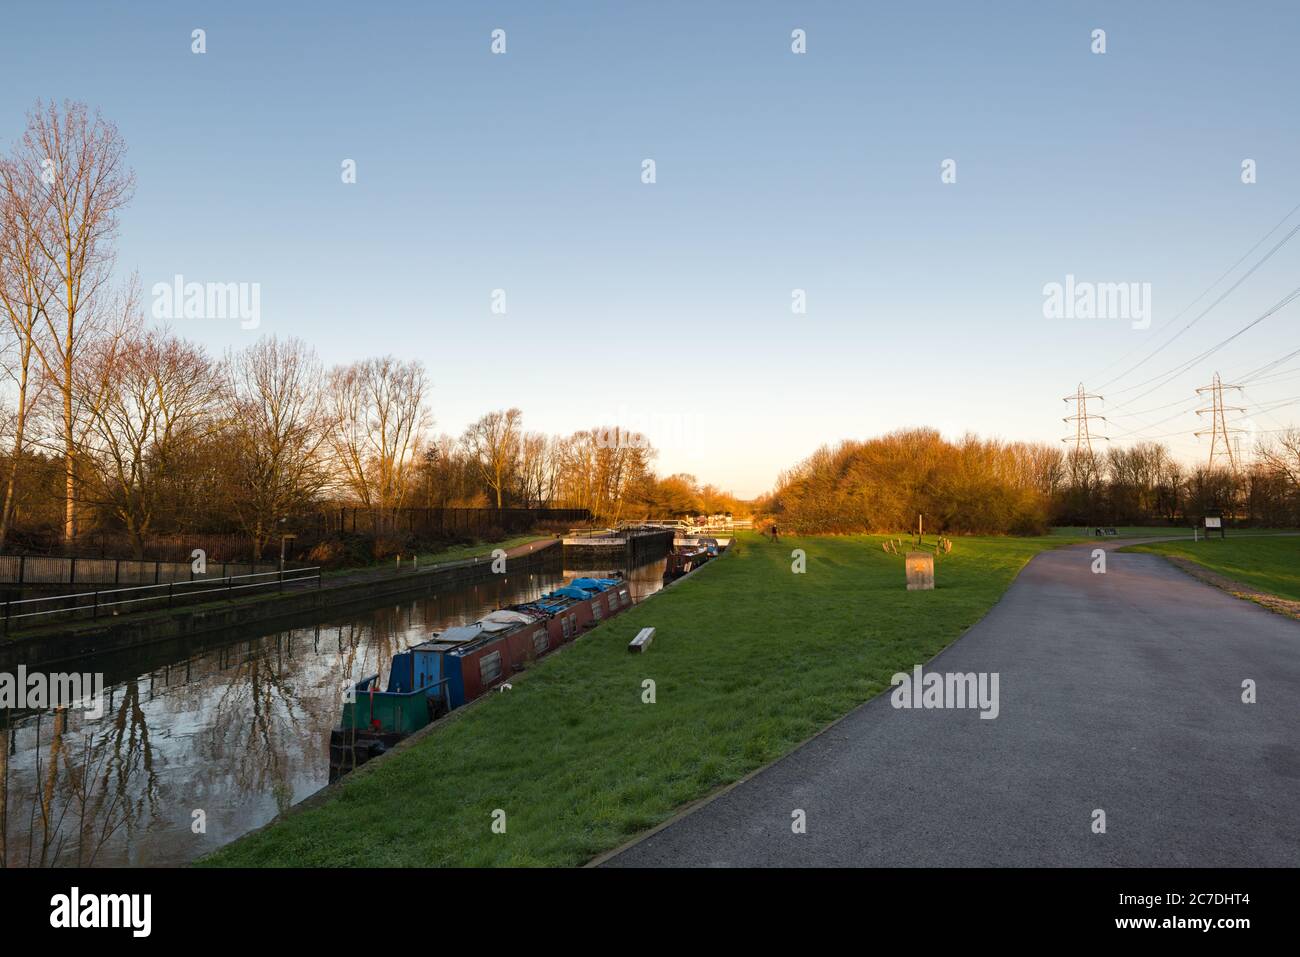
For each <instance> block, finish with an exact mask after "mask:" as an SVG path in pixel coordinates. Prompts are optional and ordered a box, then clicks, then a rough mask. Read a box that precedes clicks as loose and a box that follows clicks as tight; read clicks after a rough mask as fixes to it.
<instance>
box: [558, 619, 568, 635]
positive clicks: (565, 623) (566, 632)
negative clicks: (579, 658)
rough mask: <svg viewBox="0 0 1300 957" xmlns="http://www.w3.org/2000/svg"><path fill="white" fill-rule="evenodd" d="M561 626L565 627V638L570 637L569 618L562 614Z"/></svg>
mask: <svg viewBox="0 0 1300 957" xmlns="http://www.w3.org/2000/svg"><path fill="white" fill-rule="evenodd" d="M560 627H561V628H563V629H564V637H565V638H568V637H569V619H567V618H565V617H563V616H561V617H560Z"/></svg>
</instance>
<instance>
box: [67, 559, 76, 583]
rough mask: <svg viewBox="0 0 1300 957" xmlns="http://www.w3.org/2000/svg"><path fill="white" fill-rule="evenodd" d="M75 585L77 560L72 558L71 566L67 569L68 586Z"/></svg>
mask: <svg viewBox="0 0 1300 957" xmlns="http://www.w3.org/2000/svg"><path fill="white" fill-rule="evenodd" d="M76 583H77V559H76V558H73V559H72V565H71V567H69V568H68V584H69V585H75V584H76Z"/></svg>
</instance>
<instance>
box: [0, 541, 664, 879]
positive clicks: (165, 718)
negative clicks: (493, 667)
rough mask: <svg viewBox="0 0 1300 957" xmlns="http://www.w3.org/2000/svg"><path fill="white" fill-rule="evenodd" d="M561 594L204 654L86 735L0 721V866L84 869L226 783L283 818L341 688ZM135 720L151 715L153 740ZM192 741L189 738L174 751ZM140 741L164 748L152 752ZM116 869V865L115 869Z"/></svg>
mask: <svg viewBox="0 0 1300 957" xmlns="http://www.w3.org/2000/svg"><path fill="white" fill-rule="evenodd" d="M661 571H662V563H661V567H660V572H661ZM557 572H558V570H557ZM649 578H650V579H651V581H653V580H654V579H655V578H657V576H656V575H655V574H654V573H653V572H652V573H651V575H650V576H649ZM560 580H561V578H560V575H559V574H557V573H551V572H543V573H538V574H524V575H518V576H515V575H511V576H508V578H502V579H501V580H499V581H497V580H493V581H489V582H484V583H481V584H480V585H478V586H470V587H464V588H455V589H452V590H450V591H448V592H447V593H445V594H442V595H438V594H434V593H428V594H425V595H423V596H421V597H419V598H416V599H412V600H407V601H406V602H404V603H402V604H400V605H396V606H394V605H387V606H385V607H383V608H379V609H375V610H373V611H370V612H366V613H363V614H358V615H356V616H355V617H354V618H353V620H352V621H351V622H349V623H347V624H341V625H337V626H333V627H331V626H325V627H324V628H320V627H318V628H315V629H300V630H298V631H293V632H287V633H282V634H279V635H271V636H267V637H264V638H258V639H253V640H251V641H241V642H237V643H231V644H227V645H223V646H220V647H216V648H210V649H208V650H206V651H204V652H202V653H200V654H199V655H196V656H194V657H192V658H188V659H186V660H184V661H182V662H172V663H163V664H160V665H158V666H156V667H155V668H154V669H153V670H151V671H150V672H148V673H146V674H143V675H141V676H140V677H138V678H136V679H132V680H130V681H127V682H124V683H121V684H118V685H115V686H114V687H112V688H109V689H105V694H106V695H107V696H108V697H107V699H106V701H105V715H104V717H103V718H101V719H99V720H97V721H95V722H94V723H93V724H89V723H88V724H86V726H85V727H84V728H79V727H78V722H79V721H81V720H82V718H81V716H80V714H79V713H76V712H73V713H67V712H54V713H46V714H42V715H38V716H34V717H32V718H30V719H24V720H23V722H22V723H20V724H14V725H11V726H7V727H6V726H5V724H4V722H5V716H4V715H0V865H3V864H9V865H13V866H23V865H33V866H39V865H47V866H49V865H56V864H81V865H83V866H88V865H90V864H94V863H96V862H97V861H99V860H100V858H101V856H103V857H107V854H106V853H105V854H103V855H101V851H103V850H104V848H105V847H107V846H108V845H109V844H110V843H112V844H113V845H114V846H115V847H116V846H118V845H120V844H121V843H122V842H125V843H126V845H127V846H128V847H133V846H136V838H137V837H138V836H140V835H142V833H143V832H147V831H149V830H150V829H151V828H154V827H156V825H157V823H158V822H159V821H163V822H165V821H166V820H167V819H168V818H171V817H175V815H174V814H173V813H172V810H171V809H172V808H173V806H174V805H178V804H179V803H180V802H185V806H186V807H196V806H200V803H201V802H200V800H199V799H198V798H197V792H198V789H199V788H201V787H203V786H204V785H205V784H208V783H212V782H216V783H217V784H220V783H221V782H223V781H224V782H226V783H227V785H228V789H229V791H230V792H232V793H231V797H232V798H234V799H232V800H230V801H229V802H228V806H230V807H231V808H232V809H234V808H235V806H236V805H238V804H239V803H241V802H240V801H239V800H237V798H242V797H246V796H256V795H259V794H267V793H269V794H271V795H273V796H274V798H275V801H276V804H277V806H278V807H279V808H280V809H281V810H283V809H285V808H286V807H287V806H288V805H289V803H291V801H292V799H293V790H294V787H293V785H294V783H295V782H297V783H298V784H299V785H301V784H302V783H304V782H312V781H317V780H319V781H320V782H321V783H323V782H324V780H325V778H326V775H327V768H328V729H329V728H331V727H333V726H335V725H336V724H337V723H338V720H339V717H340V714H341V710H342V704H343V696H344V693H345V691H346V689H347V687H348V686H349V685H350V684H351V683H352V682H354V681H356V680H358V679H359V678H362V677H365V676H367V675H372V674H376V673H377V674H379V675H380V682H381V685H382V684H383V683H384V682H385V681H386V679H387V676H388V674H389V673H390V671H391V667H392V659H393V656H394V655H396V654H398V653H400V652H402V651H404V650H405V649H406V648H407V647H408V646H409V645H411V644H413V643H416V642H418V641H422V640H424V639H425V638H428V637H429V635H430V633H431V630H432V629H434V628H443V627H447V626H449V625H454V624H464V623H467V622H470V621H474V620H476V619H478V618H480V617H481V616H482V615H483V614H484V613H485V612H487V611H491V610H492V609H494V608H498V607H501V606H503V605H505V604H510V603H514V602H522V601H528V600H530V599H533V598H536V597H538V596H540V594H541V593H542V592H543V591H548V590H550V589H551V588H552V587H554V586H555V585H556V584H558V583H559V581H560ZM636 590H637V589H636V587H635V584H634V591H636ZM146 682H147V685H146V684H145V683H146ZM146 709H148V710H149V711H150V712H151V713H154V714H155V715H156V716H155V717H154V723H155V725H156V727H154V728H152V729H151V728H150V726H149V724H148V722H147V721H146ZM195 719H198V724H197V725H196V723H195ZM177 731H180V732H181V735H179V736H178V735H177V734H176V732H177ZM190 731H193V732H194V734H195V736H194V737H193V738H188V737H185V736H184V735H185V734H186V733H188V732H190ZM151 732H152V733H153V735H154V737H156V736H157V735H158V734H162V735H163V737H162V738H161V739H159V740H160V743H159V744H158V745H155V744H154V742H153V740H152V738H151ZM19 734H21V735H22V737H23V740H24V745H23V751H22V752H19V751H18V740H17V739H18V736H19ZM29 734H32V735H34V738H35V740H34V743H33V744H32V746H30V747H28V746H27V744H26V743H25V742H27V741H28V740H30V739H29V738H28V735H29ZM169 741H170V742H171V743H170V744H168V742H169ZM187 741H192V742H193V743H192V744H186V743H185V742H187ZM178 745H179V747H180V748H181V749H182V750H180V752H179V755H177V747H178ZM158 748H161V749H162V750H157V749H158ZM190 748H193V749H194V750H193V751H191V750H190ZM15 754H21V755H22V758H23V760H22V761H21V762H17V761H15V760H14V758H13V755H15ZM304 755H306V761H307V762H308V766H307V768H306V769H305V772H304V768H303V767H302V763H303V760H304ZM176 756H179V757H180V761H179V762H175V761H173V760H169V759H171V758H175V757H176ZM172 792H178V793H179V795H180V796H179V797H176V796H175V795H173V793H172ZM190 795H196V797H195V799H194V800H192V801H191V800H189V796H190ZM236 813H243V812H241V811H236ZM237 823H242V820H241V821H239V822H237ZM186 830H188V828H186ZM126 857H127V855H126V854H122V855H120V856H119V855H116V852H115V858H116V859H115V861H114V863H116V862H117V861H124V860H125V859H126Z"/></svg>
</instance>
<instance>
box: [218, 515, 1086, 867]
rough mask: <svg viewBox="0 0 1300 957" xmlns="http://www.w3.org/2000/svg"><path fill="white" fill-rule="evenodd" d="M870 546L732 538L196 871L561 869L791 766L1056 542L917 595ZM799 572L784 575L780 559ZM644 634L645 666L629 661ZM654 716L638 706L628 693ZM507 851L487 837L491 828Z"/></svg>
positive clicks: (840, 540) (1012, 547)
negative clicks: (774, 767)
mask: <svg viewBox="0 0 1300 957" xmlns="http://www.w3.org/2000/svg"><path fill="white" fill-rule="evenodd" d="M880 541H881V539H880V537H878V536H871V537H868V536H846V537H831V538H793V537H789V538H786V537H783V538H782V540H781V542H780V543H779V544H776V543H772V542H770V541H768V540H766V539H760V538H759V536H757V535H755V534H752V533H744V534H742V535H741V536H740V538H739V539H738V541H737V544H736V545H735V546H734V547H733V550H732V554H730V555H727V556H726V557H724V558H722V559H721V560H719V561H716V562H713V563H711V564H710V565H707V566H705V568H703V569H702V570H701V571H700V572H699V574H698V575H695V576H692V577H690V578H688V579H685V580H684V581H682V582H681V583H680V584H679V585H677V586H674V587H673V588H671V589H669V590H668V591H667V592H665V593H664V594H662V595H659V596H656V597H654V598H652V599H650V600H649V601H647V602H645V603H644V604H642V605H639V606H637V607H636V608H633V609H632V610H631V611H629V612H626V613H624V614H622V615H620V616H618V617H617V618H615V619H612V620H611V621H609V622H607V623H606V624H604V625H602V626H601V627H599V628H597V629H596V630H594V631H593V632H591V633H590V634H589V635H587V636H586V637H584V638H582V639H581V640H580V641H578V642H577V643H576V644H574V645H573V646H572V647H570V648H569V649H567V650H565V651H563V652H559V653H557V654H555V655H553V656H551V657H549V658H546V659H544V660H543V661H541V662H539V663H538V664H537V665H536V666H535V667H534V668H532V669H530V671H529V672H528V673H526V674H525V675H523V676H521V677H520V678H519V679H518V680H516V681H515V682H514V689H513V690H512V691H509V692H506V693H504V694H493V695H492V696H491V697H490V698H488V699H487V700H485V701H482V702H480V703H479V704H478V705H475V706H473V707H471V708H470V709H469V710H467V711H465V712H462V713H461V717H460V718H459V719H457V720H453V721H451V722H449V723H448V724H447V725H445V726H444V727H442V728H441V729H439V730H437V731H435V732H434V733H432V734H430V735H428V736H427V737H425V738H424V739H422V740H420V741H418V742H416V743H415V744H414V745H413V746H412V747H411V748H409V749H408V750H406V751H404V752H402V753H399V754H396V755H394V756H392V757H391V758H388V759H385V760H384V761H383V763H382V764H380V765H378V766H376V767H374V768H373V769H367V770H366V771H362V772H358V773H357V774H356V775H354V776H352V777H350V778H347V779H345V780H344V783H343V785H342V787H341V788H339V789H337V790H336V791H335V792H334V794H333V795H332V796H330V797H329V798H327V799H326V800H324V801H322V802H321V803H319V804H316V805H314V806H312V807H309V808H305V809H303V810H301V811H300V812H297V813H292V814H290V815H288V816H287V817H286V818H284V819H282V820H281V821H279V822H277V823H275V824H273V825H272V826H271V827H269V828H267V829H265V830H263V831H260V832H258V833H256V834H252V835H249V836H248V837H246V838H244V839H242V840H240V841H237V842H236V843H234V844H232V845H229V846H227V847H225V848H222V849H221V850H219V851H217V852H216V853H215V854H213V855H211V856H209V857H208V858H206V859H205V860H204V861H203V862H202V863H205V864H216V865H234V866H257V865H285V866H298V865H330V866H333V865H349V864H353V865H368V866H388V865H399V866H401V865H406V866H447V865H462V866H464V865H468V866H480V865H576V864H581V863H583V862H585V861H587V860H589V859H590V858H592V857H593V856H595V855H596V854H598V853H600V852H602V851H605V850H608V849H610V848H613V847H616V846H618V845H619V844H621V843H623V842H625V841H626V840H628V839H629V838H631V837H632V836H634V835H636V834H637V833H639V832H641V831H644V830H645V829H647V828H650V827H653V826H654V825H656V824H658V823H660V822H661V821H663V820H665V819H666V818H668V817H670V816H671V815H672V814H673V813H674V812H675V811H676V810H678V809H679V808H680V807H682V806H683V805H684V804H687V803H688V802H691V801H693V800H696V799H698V798H701V797H703V796H705V795H707V794H708V793H709V792H711V791H712V790H714V789H715V788H717V787H719V786H721V785H725V784H728V783H730V782H733V781H735V780H737V779H738V778H740V777H742V776H743V775H745V774H746V773H748V772H750V771H752V770H754V769H755V768H758V767H760V766H762V765H764V764H766V763H768V762H770V761H772V760H774V759H775V758H778V757H780V756H781V755H783V754H785V753H787V752H788V751H790V750H791V749H792V748H793V747H794V746H795V745H797V744H798V743H799V742H801V741H803V740H805V739H806V738H808V737H809V736H811V735H812V734H814V733H815V732H817V731H819V730H821V729H822V728H824V727H826V725H827V724H829V723H830V722H832V721H833V720H835V719H836V718H839V717H841V716H842V715H844V714H845V713H847V712H848V711H850V710H852V709H853V708H854V707H855V706H857V705H859V704H861V703H862V702H863V701H865V700H867V699H868V698H870V697H872V696H873V695H875V694H877V693H878V692H880V691H882V690H884V689H886V688H887V687H888V685H889V679H890V677H891V676H892V675H893V674H894V673H895V672H897V671H907V670H910V669H911V668H912V666H913V665H915V664H919V663H924V662H926V661H928V660H929V659H930V658H931V657H932V656H934V655H935V654H936V653H937V652H938V651H940V650H941V649H942V648H943V647H944V646H945V645H947V644H949V643H950V642H952V641H953V639H955V638H957V637H958V636H959V635H960V634H961V633H962V632H963V631H964V630H965V629H966V628H968V627H969V626H971V625H973V624H974V623H975V622H976V621H978V620H979V619H980V617H981V616H983V615H984V613H985V612H986V611H988V609H989V607H990V606H992V605H993V604H994V603H995V602H996V601H997V600H998V598H999V597H1000V596H1001V595H1002V593H1003V591H1004V590H1005V589H1006V587H1007V586H1008V585H1009V584H1010V583H1011V581H1012V579H1013V578H1014V577H1015V576H1016V574H1017V573H1018V572H1019V571H1020V569H1021V568H1022V567H1023V566H1024V564H1025V563H1026V562H1027V561H1028V560H1029V559H1030V558H1031V557H1032V556H1033V555H1034V554H1035V553H1037V552H1039V551H1041V550H1042V549H1044V548H1052V547H1056V546H1058V545H1060V544H1062V540H1061V539H1060V538H1040V539H1016V538H987V539H972V538H961V539H957V540H956V544H955V547H954V549H953V552H952V553H951V554H949V555H945V556H943V557H942V558H941V559H940V560H939V562H938V567H937V570H936V582H937V585H938V587H937V588H936V590H934V591H931V592H908V591H906V589H905V588H904V574H903V560H902V558H901V556H896V555H888V554H885V553H884V552H883V551H882V550H881V547H880ZM795 548H802V549H804V550H805V551H806V553H807V572H806V573H805V574H802V575H798V574H792V572H791V551H792V550H793V549H795ZM647 625H653V626H654V627H655V628H656V629H657V635H656V637H655V640H654V643H653V645H651V647H650V649H649V651H648V652H647V653H645V654H644V655H630V654H628V652H627V650H626V645H627V642H628V641H629V640H630V639H631V638H632V637H633V636H634V635H635V634H636V633H637V631H638V630H639V629H640V628H642V627H645V626H647ZM647 678H649V679H653V680H654V681H655V682H656V689H655V691H656V703H654V704H644V703H642V700H641V699H642V681H643V680H645V679H647ZM497 808H500V809H503V810H504V811H505V812H506V814H507V832H506V833H505V834H494V833H492V830H491V823H492V817H491V815H492V812H493V810H494V809H497Z"/></svg>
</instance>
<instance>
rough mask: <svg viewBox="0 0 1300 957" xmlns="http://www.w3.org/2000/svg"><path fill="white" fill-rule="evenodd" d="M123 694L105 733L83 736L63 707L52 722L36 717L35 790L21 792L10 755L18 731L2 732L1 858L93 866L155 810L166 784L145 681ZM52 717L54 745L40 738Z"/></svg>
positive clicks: (2, 860)
mask: <svg viewBox="0 0 1300 957" xmlns="http://www.w3.org/2000/svg"><path fill="white" fill-rule="evenodd" d="M123 691H124V693H123V695H122V699H121V702H120V703H119V704H118V705H117V706H116V708H115V710H113V711H112V712H110V717H111V720H110V721H108V722H106V723H105V724H103V725H102V727H103V729H104V730H101V731H99V732H98V733H96V732H95V731H86V732H82V733H81V734H80V736H79V739H78V738H77V737H76V736H74V735H73V734H72V733H70V731H69V729H68V712H67V710H66V709H63V708H59V709H57V710H55V711H54V712H53V714H52V715H50V716H49V717H48V719H47V716H46V715H38V716H37V717H36V720H35V721H34V722H33V724H34V725H35V727H34V728H33V729H32V731H33V733H34V735H35V737H36V747H35V748H34V749H33V757H34V767H33V771H32V777H31V784H32V790H31V791H29V792H27V793H24V792H23V791H21V790H19V791H15V790H14V787H13V785H14V784H15V783H16V782H14V781H12V780H11V778H12V773H11V770H10V767H11V762H10V759H9V753H10V750H11V749H16V743H17V742H16V730H17V729H10V728H2V729H0V744H2V745H3V751H4V754H5V757H4V759H3V762H2V763H0V794H3V795H4V797H3V798H2V799H0V801H3V806H4V813H3V815H0V863H3V864H5V865H6V866H26V867H54V866H59V865H71V866H76V867H88V866H92V865H93V864H95V863H96V861H97V860H98V857H99V854H100V852H101V851H102V850H103V849H104V847H105V846H106V845H107V844H108V843H109V841H110V840H111V839H112V838H113V836H114V835H115V834H117V832H118V831H119V830H121V829H122V828H124V827H125V828H127V829H128V831H129V829H130V828H131V827H132V825H133V824H134V823H135V822H137V821H139V820H140V819H142V818H144V817H146V816H149V815H152V814H153V813H154V812H155V810H156V807H155V803H154V802H155V801H156V798H157V783H158V782H157V777H156V775H155V774H154V773H153V768H152V764H153V759H152V753H151V749H150V745H149V731H148V725H147V723H146V721H145V717H144V712H143V710H142V709H141V708H140V693H139V686H138V683H137V682H134V681H133V682H129V683H128V684H127V686H126V687H125V688H124V689H123ZM107 706H108V707H112V705H107ZM46 720H49V721H50V722H51V723H52V728H51V734H50V740H49V744H48V747H46V746H43V745H42V744H41V741H40V737H41V725H42V723H44V721H46ZM142 767H143V768H144V770H145V775H144V779H143V780H144V787H143V788H142V789H140V791H139V793H138V794H136V795H135V796H134V798H133V797H132V795H131V791H132V783H133V780H135V779H138V777H139V775H138V772H139V770H140V769H141V768H142ZM24 803H26V808H25V813H24V807H23V805H24ZM15 825H17V826H18V828H19V833H18V834H17V835H15V834H14V833H13V830H14V826H15Z"/></svg>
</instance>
